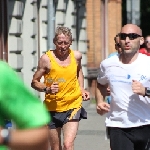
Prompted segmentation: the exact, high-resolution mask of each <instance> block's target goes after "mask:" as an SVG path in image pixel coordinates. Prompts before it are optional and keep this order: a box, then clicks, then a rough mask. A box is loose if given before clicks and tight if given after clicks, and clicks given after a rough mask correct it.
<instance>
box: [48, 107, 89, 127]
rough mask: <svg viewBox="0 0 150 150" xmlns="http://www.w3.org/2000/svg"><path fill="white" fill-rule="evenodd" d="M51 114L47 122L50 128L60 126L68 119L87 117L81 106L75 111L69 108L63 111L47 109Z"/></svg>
mask: <svg viewBox="0 0 150 150" xmlns="http://www.w3.org/2000/svg"><path fill="white" fill-rule="evenodd" d="M49 113H50V115H51V122H50V123H49V124H48V126H49V127H50V129H56V128H62V127H63V125H64V124H66V123H67V122H68V121H70V120H81V119H87V112H86V111H85V109H84V108H83V107H81V108H80V109H79V110H77V111H76V109H70V110H68V111H64V112H56V111H49Z"/></svg>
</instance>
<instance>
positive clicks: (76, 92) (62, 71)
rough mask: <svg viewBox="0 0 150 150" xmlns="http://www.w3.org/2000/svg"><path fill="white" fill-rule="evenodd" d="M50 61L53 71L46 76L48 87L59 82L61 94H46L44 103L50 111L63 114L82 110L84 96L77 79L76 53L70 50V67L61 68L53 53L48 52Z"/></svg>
mask: <svg viewBox="0 0 150 150" xmlns="http://www.w3.org/2000/svg"><path fill="white" fill-rule="evenodd" d="M46 54H47V55H48V57H49V59H50V63H51V69H50V72H49V73H48V74H46V75H45V76H44V83H45V85H46V86H51V84H52V83H53V82H58V84H59V92H58V93H56V94H45V100H44V103H45V104H46V106H47V108H48V110H49V111H57V112H63V111H67V110H69V109H73V108H80V107H81V104H82V94H81V89H80V86H79V82H78V79H77V62H76V59H75V57H74V53H73V51H72V50H70V57H71V62H70V64H69V65H68V66H66V67H64V66H60V65H59V64H58V63H57V62H56V60H55V58H54V57H53V56H52V53H51V51H48V52H46Z"/></svg>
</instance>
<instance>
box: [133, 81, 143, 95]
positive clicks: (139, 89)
mask: <svg viewBox="0 0 150 150" xmlns="http://www.w3.org/2000/svg"><path fill="white" fill-rule="evenodd" d="M132 91H133V93H135V94H138V95H143V96H144V95H145V87H144V86H143V85H142V83H141V82H139V81H137V80H132Z"/></svg>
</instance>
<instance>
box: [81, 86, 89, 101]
mask: <svg viewBox="0 0 150 150" xmlns="http://www.w3.org/2000/svg"><path fill="white" fill-rule="evenodd" d="M82 98H83V100H84V101H88V100H90V93H89V92H88V91H86V90H85V89H82Z"/></svg>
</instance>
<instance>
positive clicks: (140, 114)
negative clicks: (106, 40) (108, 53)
mask: <svg viewBox="0 0 150 150" xmlns="http://www.w3.org/2000/svg"><path fill="white" fill-rule="evenodd" d="M132 80H138V81H140V82H141V83H142V84H143V85H144V86H145V87H150V57H149V56H146V55H144V54H139V55H138V58H137V59H136V60H135V61H134V62H133V63H131V64H123V63H122V62H120V61H119V58H118V56H113V57H111V58H109V59H105V60H104V61H102V63H101V65H100V72H99V75H98V78H97V81H98V83H100V84H102V85H105V84H106V83H108V84H109V86H110V91H111V104H110V112H108V113H107V117H106V126H107V127H121V128H129V127H137V126H142V125H147V124H150V98H148V97H147V96H145V97H143V96H140V95H137V94H134V93H133V91H132V87H131V85H132Z"/></svg>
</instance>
